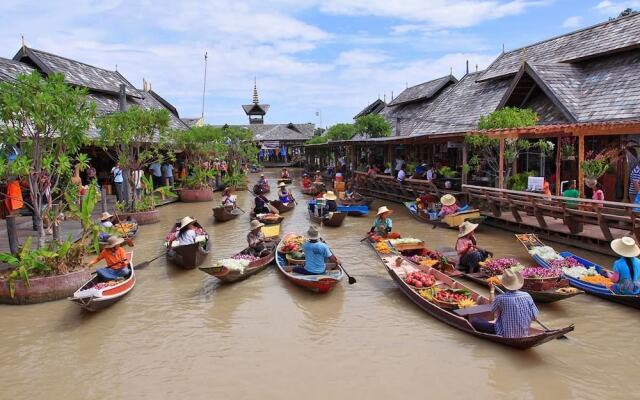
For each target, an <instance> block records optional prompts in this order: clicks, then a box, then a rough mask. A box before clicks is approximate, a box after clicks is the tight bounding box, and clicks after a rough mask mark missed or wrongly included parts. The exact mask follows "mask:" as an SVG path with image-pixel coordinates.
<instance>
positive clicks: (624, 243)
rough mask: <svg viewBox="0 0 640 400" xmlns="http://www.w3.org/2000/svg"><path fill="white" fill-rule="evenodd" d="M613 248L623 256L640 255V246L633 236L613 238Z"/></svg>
mask: <svg viewBox="0 0 640 400" xmlns="http://www.w3.org/2000/svg"><path fill="white" fill-rule="evenodd" d="M611 249H612V250H613V251H615V252H616V254H618V255H620V256H622V257H638V256H639V255H640V247H638V245H637V244H636V241H635V240H633V238H630V237H628V236H625V237H623V238H620V239H615V240H613V241H612V242H611Z"/></svg>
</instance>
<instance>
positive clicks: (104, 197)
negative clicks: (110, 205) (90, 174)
mask: <svg viewBox="0 0 640 400" xmlns="http://www.w3.org/2000/svg"><path fill="white" fill-rule="evenodd" d="M100 205H101V207H102V212H107V191H106V190H105V189H104V188H100Z"/></svg>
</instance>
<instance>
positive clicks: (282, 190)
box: [278, 182, 293, 204]
mask: <svg viewBox="0 0 640 400" xmlns="http://www.w3.org/2000/svg"><path fill="white" fill-rule="evenodd" d="M278 188H279V190H278V199H279V200H280V202H281V203H283V204H287V203H289V202H290V201H292V200H293V197H292V196H291V193H289V191H288V190H287V185H286V184H285V183H284V182H280V184H279V185H278Z"/></svg>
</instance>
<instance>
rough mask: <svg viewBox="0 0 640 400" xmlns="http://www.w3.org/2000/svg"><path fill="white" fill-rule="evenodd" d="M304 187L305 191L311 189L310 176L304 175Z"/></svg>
mask: <svg viewBox="0 0 640 400" xmlns="http://www.w3.org/2000/svg"><path fill="white" fill-rule="evenodd" d="M302 187H303V188H305V189H309V188H310V187H311V179H309V175H307V174H304V175H302Z"/></svg>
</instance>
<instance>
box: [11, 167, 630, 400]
mask: <svg viewBox="0 0 640 400" xmlns="http://www.w3.org/2000/svg"><path fill="white" fill-rule="evenodd" d="M275 173H276V172H275V171H269V172H268V178H271V181H272V186H274V185H273V178H274V177H275ZM252 178H253V179H255V178H256V176H255V175H254V176H252ZM294 185H295V184H294ZM294 193H296V194H297V198H298V200H299V202H300V205H299V206H298V207H297V208H296V209H295V210H294V211H293V212H292V213H288V214H286V219H285V221H284V223H283V224H282V233H285V232H288V231H297V232H302V231H304V230H306V228H307V227H308V216H307V214H306V209H305V206H304V201H305V200H306V196H304V195H302V194H300V193H299V191H298V189H297V188H294ZM271 196H274V194H272V195H271ZM219 197H220V195H219V194H216V198H215V200H214V201H216V202H217V201H218V199H219ZM252 201H253V197H252V196H251V195H250V194H249V193H248V192H244V193H239V204H240V206H241V207H242V208H243V209H244V210H246V211H247V212H248V211H249V210H250V208H251V204H252ZM382 204H383V203H382V202H381V201H378V200H377V201H376V202H375V203H374V204H373V207H374V208H375V207H378V206H380V205H382ZM390 206H391V207H392V208H393V209H394V210H396V212H395V214H394V215H393V222H394V227H395V230H396V231H399V232H402V234H403V235H404V236H413V237H418V238H422V239H424V240H425V241H426V242H427V244H428V245H429V246H430V247H432V248H436V247H438V246H452V245H453V244H454V242H455V237H456V234H455V232H454V231H452V230H448V229H441V228H438V229H432V227H431V226H430V225H425V224H421V223H419V222H417V221H415V220H413V219H412V218H411V217H410V216H409V215H408V214H407V213H406V212H405V211H404V210H403V209H402V207H401V206H400V205H398V204H390ZM211 207H212V204H209V203H195V204H184V203H176V204H172V205H169V206H165V207H162V208H161V213H160V214H161V218H162V221H161V223H159V224H155V225H150V226H142V227H141V228H140V229H141V231H140V233H139V234H138V237H137V238H136V246H135V249H134V250H135V259H136V261H137V262H141V261H143V260H145V259H149V258H151V257H153V256H154V255H157V254H158V253H159V252H161V251H162V241H163V237H164V235H165V234H166V231H168V229H169V228H170V226H171V224H173V223H174V222H175V221H176V219H178V218H181V217H182V216H184V215H186V214H189V215H192V216H196V217H197V218H198V219H199V221H200V222H201V223H202V224H203V225H204V226H205V227H206V229H207V230H208V231H209V233H210V234H211V237H212V240H213V253H212V255H211V256H210V258H209V259H208V260H207V261H206V262H213V261H214V260H215V259H216V258H222V257H227V256H231V255H233V254H234V253H235V252H237V251H238V250H239V249H241V248H243V247H244V245H245V235H246V232H247V227H248V224H249V219H248V216H246V215H242V216H240V217H239V218H237V219H235V220H233V221H230V222H226V223H223V224H215V223H214V222H213V219H212V214H211ZM372 218H373V216H372V215H371V216H369V217H360V218H358V217H348V218H347V219H346V220H345V223H344V225H343V227H342V228H338V229H336V228H330V227H325V228H323V229H322V230H321V233H322V235H323V236H324V237H325V238H326V240H327V241H328V243H329V244H330V245H331V246H332V248H333V250H334V251H335V253H336V254H337V256H338V257H339V258H340V259H341V260H342V261H343V263H344V265H345V267H346V268H347V269H348V271H349V272H350V273H351V274H352V275H354V276H356V277H357V279H358V283H357V284H355V285H352V286H349V285H348V284H347V282H346V279H345V281H343V282H342V284H341V285H340V286H338V287H337V288H336V290H335V291H334V292H332V293H330V294H329V295H326V296H319V295H314V294H311V293H307V292H305V291H303V290H301V289H300V288H298V287H294V286H292V285H291V284H290V283H289V282H287V281H285V280H284V279H283V277H282V276H280V275H279V273H278V272H277V271H276V270H275V268H270V269H268V270H266V271H263V272H262V273H260V274H258V275H256V276H253V277H251V278H250V279H248V280H247V281H244V282H241V283H238V284H234V285H221V284H220V283H219V282H218V281H217V280H216V279H215V278H213V277H210V276H208V275H205V274H204V273H202V272H200V271H198V270H192V271H183V270H179V269H177V268H175V267H173V266H171V265H168V264H167V263H166V262H165V260H164V258H160V259H159V260H157V261H156V262H154V263H153V264H151V266H149V267H147V268H146V269H144V270H140V271H139V272H138V274H137V276H138V282H137V285H136V287H135V289H134V290H133V291H132V292H131V293H130V294H129V295H128V297H126V298H125V299H123V300H122V301H120V302H119V303H116V304H115V305H114V306H112V307H110V308H109V309H106V310H103V311H102V312H100V313H97V314H88V313H84V312H81V310H80V309H79V308H78V306H77V305H75V304H72V303H71V302H68V301H57V302H52V303H46V304H39V305H32V306H4V305H3V306H0V359H1V360H2V362H1V363H0V393H1V394H0V398H6V399H37V398H47V399H67V400H71V399H87V398H95V399H165V398H167V399H169V398H170V399H178V398H188V399H229V398H234V399H296V398H304V399H337V398H350V399H365V398H366V399H389V398H402V399H408V398H415V397H416V396H418V397H422V398H426V397H429V398H452V397H453V396H456V397H463V396H464V397H466V398H475V399H485V398H486V399H489V398H490V399H551V398H553V399H569V398H582V399H603V398H608V399H613V398H619V399H629V398H633V397H635V398H638V396H640V395H638V389H637V371H638V370H640V362H639V361H638V357H635V356H634V354H635V353H638V351H639V350H640V323H639V322H638V311H636V310H634V309H630V308H626V307H623V306H619V305H615V304H613V303H609V302H606V301H603V300H600V299H598V298H595V297H591V296H587V295H582V296H577V297H574V298H572V299H569V300H566V301H563V302H560V303H555V304H552V305H540V310H541V320H542V321H544V322H545V324H546V325H547V326H551V327H560V326H564V325H567V324H569V323H575V325H576V330H575V332H573V333H571V334H570V338H569V340H556V341H554V342H552V343H548V344H545V345H543V346H541V347H537V348H534V349H532V350H530V351H526V352H523V351H518V350H512V349H509V348H506V347H503V346H499V345H496V344H492V343H489V342H486V341H482V340H479V339H476V338H473V337H472V336H469V335H467V334H465V333H462V332H460V331H457V330H455V329H453V328H450V327H448V326H447V325H444V324H443V323H441V322H439V321H437V320H435V319H434V318H432V317H430V316H429V315H427V314H425V313H424V312H422V311H421V310H420V309H418V307H416V306H415V305H414V304H413V303H411V302H410V301H409V300H408V299H407V298H406V297H405V296H404V295H403V294H402V293H401V292H400V291H399V290H398V289H397V288H396V287H395V285H394V283H393V282H392V281H391V279H390V278H389V276H388V275H387V273H386V272H385V271H384V270H383V268H382V266H381V265H380V263H379V261H378V260H377V258H376V257H375V255H374V254H373V252H372V250H371V249H370V248H368V247H367V246H366V245H363V244H361V243H360V242H359V239H360V238H362V236H363V234H364V232H366V231H367V230H368V228H369V226H370V223H371V221H372ZM478 240H479V242H480V244H481V245H482V246H485V247H487V248H489V249H491V250H493V251H494V253H495V254H496V256H514V257H517V258H519V259H521V260H522V261H525V262H527V263H529V262H530V259H529V258H528V255H527V253H526V252H525V250H524V249H523V248H522V247H521V246H520V245H519V244H518V243H517V242H516V240H515V238H514V237H513V235H512V234H510V233H508V232H505V231H500V230H496V229H491V228H488V227H482V228H481V229H480V230H479V232H478ZM552 245H553V246H555V247H556V248H558V249H569V250H572V251H574V252H575V253H576V254H578V255H582V256H585V257H587V258H590V259H592V260H593V261H596V262H601V263H605V264H606V265H609V264H610V262H611V259H609V258H607V257H603V256H598V255H594V254H589V253H588V252H585V251H582V250H578V249H571V248H567V247H563V246H562V245H560V244H555V243H554V244H552ZM481 291H482V292H483V293H486V291H485V290H484V289H481Z"/></svg>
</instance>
